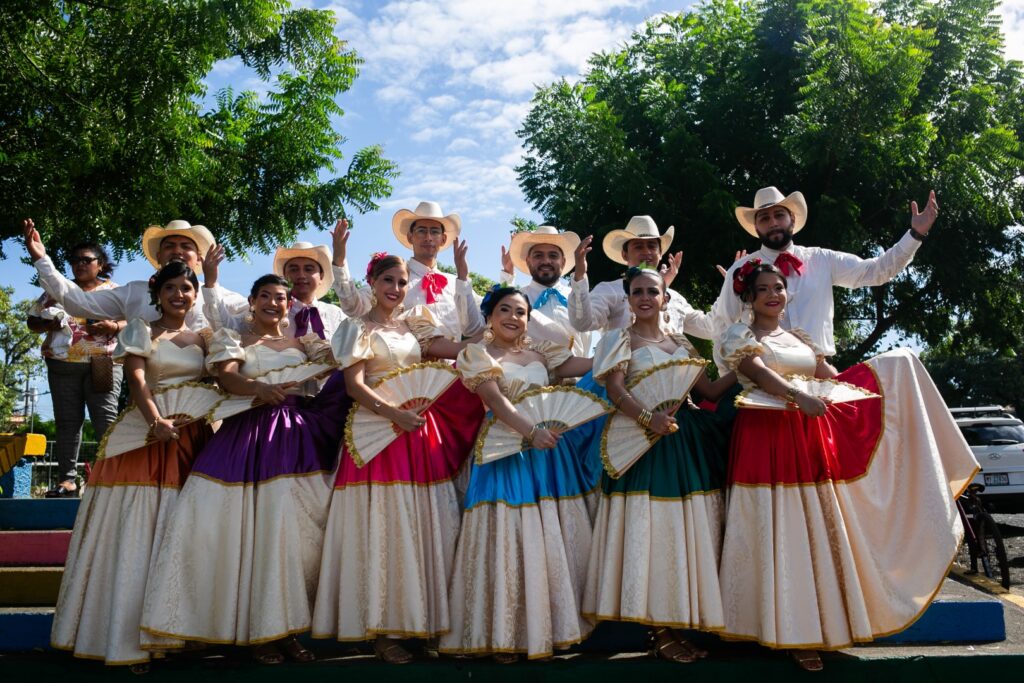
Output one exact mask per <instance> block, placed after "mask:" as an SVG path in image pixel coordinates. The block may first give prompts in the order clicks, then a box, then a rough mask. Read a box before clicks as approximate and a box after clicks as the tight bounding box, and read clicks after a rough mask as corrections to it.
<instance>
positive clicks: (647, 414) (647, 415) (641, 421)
mask: <svg viewBox="0 0 1024 683" xmlns="http://www.w3.org/2000/svg"><path fill="white" fill-rule="evenodd" d="M653 417H654V413H652V412H651V411H649V410H647V408H644V409H643V410H641V411H640V414H639V415H638V416H637V418H636V423H637V424H638V425H640V426H641V427H643V428H644V429H648V428H650V426H651V419H652V418H653Z"/></svg>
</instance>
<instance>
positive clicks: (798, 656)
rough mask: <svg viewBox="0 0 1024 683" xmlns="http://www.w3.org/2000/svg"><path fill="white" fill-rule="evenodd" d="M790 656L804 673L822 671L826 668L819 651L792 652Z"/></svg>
mask: <svg viewBox="0 0 1024 683" xmlns="http://www.w3.org/2000/svg"><path fill="white" fill-rule="evenodd" d="M789 654H790V656H791V657H792V658H793V661H794V662H796V665H797V666H799V667H800V668H801V669H803V670H804V671H821V670H822V669H824V668H825V664H824V663H823V662H822V661H821V655H819V654H818V651H817V650H790V652H789Z"/></svg>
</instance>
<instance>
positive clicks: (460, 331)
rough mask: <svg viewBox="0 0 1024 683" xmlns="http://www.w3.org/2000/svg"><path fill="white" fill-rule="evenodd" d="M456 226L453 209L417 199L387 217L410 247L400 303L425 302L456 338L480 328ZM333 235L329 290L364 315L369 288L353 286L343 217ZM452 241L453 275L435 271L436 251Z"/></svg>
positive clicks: (464, 248)
mask: <svg viewBox="0 0 1024 683" xmlns="http://www.w3.org/2000/svg"><path fill="white" fill-rule="evenodd" d="M461 227H462V221H461V219H460V218H459V216H458V214H454V213H453V214H449V215H447V216H446V215H444V213H443V212H442V211H441V207H440V206H439V205H438V204H437V203H436V202H420V204H419V206H417V207H416V210H415V211H409V210H408V209H402V210H401V211H399V212H397V213H396V214H395V215H394V217H393V218H392V219H391V230H392V232H394V234H395V238H396V239H397V240H398V241H399V242H400V243H401V244H402V245H403V246H405V247H407V248H408V249H410V250H412V258H411V259H408V260H407V261H406V265H407V267H408V268H409V292H408V294H406V295H405V307H406V308H410V307H412V306H417V305H420V304H425V305H426V306H427V308H428V309H430V312H431V313H432V314H433V316H434V318H435V320H436V322H437V325H438V328H439V329H440V330H441V332H442V333H443V334H444V336H445V337H447V338H448V339H450V340H452V341H456V342H458V341H462V338H463V337H472V336H475V335H477V334H480V333H482V332H483V330H484V318H483V314H481V313H480V307H479V306H478V305H477V302H476V298H475V297H474V295H473V287H472V285H470V283H469V264H468V263H467V262H466V251H467V246H466V242H465V240H461V241H460V240H459V231H460V229H461ZM332 235H333V236H334V291H335V292H337V293H338V298H339V299H340V300H341V310H342V311H344V312H345V314H346V315H348V316H350V317H358V316H362V315H366V313H367V312H368V311H369V310H370V307H371V306H370V290H369V288H368V287H362V288H357V287H356V286H355V283H354V282H353V281H352V276H351V274H350V273H349V269H348V263H347V262H346V259H345V256H346V253H345V249H346V247H345V245H346V243H347V242H348V221H346V220H344V219H342V220H340V221H338V223H337V225H336V226H335V230H334V232H333V233H332ZM451 244H454V245H455V271H456V277H455V278H452V276H451V275H446V274H444V273H441V272H439V271H438V270H437V255H438V253H440V252H441V251H443V250H444V249H447V248H448V246H449V245H451Z"/></svg>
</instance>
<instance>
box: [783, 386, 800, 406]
mask: <svg viewBox="0 0 1024 683" xmlns="http://www.w3.org/2000/svg"><path fill="white" fill-rule="evenodd" d="M799 393H800V390H799V389H797V388H796V387H789V388H788V389H786V400H787V401H789V402H790V403H796V395H797V394H799Z"/></svg>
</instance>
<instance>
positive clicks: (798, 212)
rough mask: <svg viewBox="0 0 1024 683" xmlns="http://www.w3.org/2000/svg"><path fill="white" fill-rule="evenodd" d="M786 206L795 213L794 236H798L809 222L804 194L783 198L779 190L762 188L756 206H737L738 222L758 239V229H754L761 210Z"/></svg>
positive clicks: (797, 193) (755, 202) (755, 197)
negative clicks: (755, 218) (756, 217)
mask: <svg viewBox="0 0 1024 683" xmlns="http://www.w3.org/2000/svg"><path fill="white" fill-rule="evenodd" d="M776 205H778V206H784V207H786V208H787V209H789V210H790V211H792V212H793V234H794V235H795V234H797V233H798V232H800V230H802V229H803V227H804V224H805V223H806V222H807V202H806V201H805V200H804V195H803V193H802V192H794V193H793V194H791V195H789V196H788V197H785V196H783V194H782V193H781V192H779V190H778V188H776V187H774V186H772V187H762V188H761V189H760V190H758V191H757V194H755V195H754V205H753V206H752V207H746V206H737V207H736V220H738V221H739V222H740V225H741V226H743V229H744V230H746V231H747V232H748V233H750V234H751V235H752V236H754V237H757V236H758V234H757V228H755V227H754V224H755V221H754V217H755V216H756V215H757V212H758V211H760V210H761V209H767V208H768V207H770V206H776Z"/></svg>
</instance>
